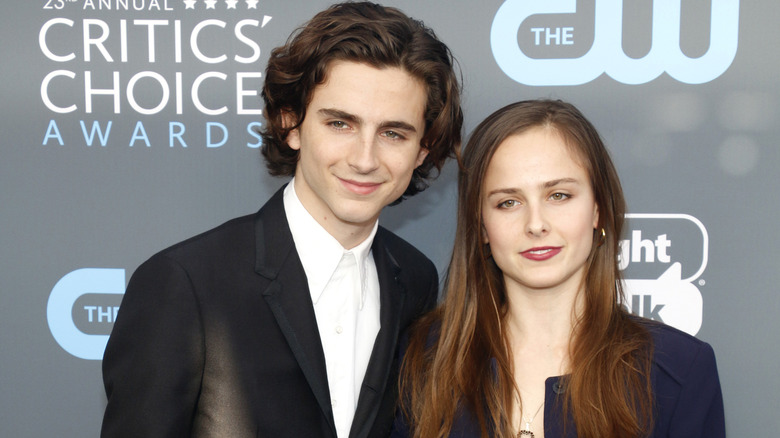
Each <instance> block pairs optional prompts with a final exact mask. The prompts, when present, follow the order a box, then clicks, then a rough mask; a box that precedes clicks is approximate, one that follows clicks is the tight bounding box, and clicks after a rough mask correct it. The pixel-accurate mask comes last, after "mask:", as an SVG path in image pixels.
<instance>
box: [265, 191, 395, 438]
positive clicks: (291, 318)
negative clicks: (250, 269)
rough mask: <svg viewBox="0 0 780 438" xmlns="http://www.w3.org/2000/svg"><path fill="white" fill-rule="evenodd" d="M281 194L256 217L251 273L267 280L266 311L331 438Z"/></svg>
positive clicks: (312, 321) (318, 345)
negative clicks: (297, 367)
mask: <svg viewBox="0 0 780 438" xmlns="http://www.w3.org/2000/svg"><path fill="white" fill-rule="evenodd" d="M282 194H283V188H282V189H280V190H279V191H277V192H276V194H275V195H274V196H273V197H272V198H271V199H270V200H269V201H268V202H267V203H266V204H265V206H264V207H263V208H262V209H261V210H260V212H259V213H258V214H257V218H256V220H255V239H256V249H255V252H256V253H255V257H256V258H255V271H256V272H257V273H258V274H260V275H262V276H263V277H265V278H266V279H268V280H269V282H270V283H269V284H268V286H267V287H266V288H265V290H263V291H262V293H263V298H264V299H265V301H266V303H268V306H269V307H270V308H271V311H272V313H273V315H274V317H275V318H276V322H277V324H278V325H279V328H280V329H281V331H282V333H283V334H284V337H285V339H286V340H287V343H288V344H289V346H290V349H291V350H292V352H293V355H294V356H295V359H296V360H297V361H298V365H299V366H300V367H301V370H302V371H303V374H304V376H306V380H307V381H308V383H309V385H310V386H311V389H312V392H313V393H314V396H315V398H316V399H317V403H318V404H319V405H320V408H321V409H322V413H323V415H324V416H325V418H326V419H327V420H328V424H329V425H330V428H331V431H332V433H333V436H334V437H335V436H336V425H335V422H334V420H333V410H332V407H331V404H330V391H329V389H328V376H327V371H326V367H325V354H324V353H323V351H322V342H321V340H320V335H319V330H318V328H317V319H316V316H315V315H314V307H313V305H312V302H311V295H310V294H309V286H308V283H307V281H306V273H305V272H304V270H303V265H302V264H301V261H300V258H299V257H298V252H297V251H296V250H295V244H294V242H293V239H292V234H291V232H290V227H289V225H288V223H287V218H286V216H285V213H284V203H283V198H282ZM383 304H384V303H383Z"/></svg>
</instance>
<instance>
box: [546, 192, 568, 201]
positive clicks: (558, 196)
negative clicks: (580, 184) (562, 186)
mask: <svg viewBox="0 0 780 438" xmlns="http://www.w3.org/2000/svg"><path fill="white" fill-rule="evenodd" d="M568 197H569V195H567V194H565V193H553V194H552V196H550V198H552V200H554V201H563V200H564V199H566V198H568Z"/></svg>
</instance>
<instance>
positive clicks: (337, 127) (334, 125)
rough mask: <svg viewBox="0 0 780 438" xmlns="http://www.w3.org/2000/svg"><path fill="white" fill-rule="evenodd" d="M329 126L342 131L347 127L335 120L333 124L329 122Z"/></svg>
mask: <svg viewBox="0 0 780 438" xmlns="http://www.w3.org/2000/svg"><path fill="white" fill-rule="evenodd" d="M330 126H332V127H334V128H336V129H344V128H346V127H347V124H346V123H344V122H342V121H341V120H336V121H335V122H330Z"/></svg>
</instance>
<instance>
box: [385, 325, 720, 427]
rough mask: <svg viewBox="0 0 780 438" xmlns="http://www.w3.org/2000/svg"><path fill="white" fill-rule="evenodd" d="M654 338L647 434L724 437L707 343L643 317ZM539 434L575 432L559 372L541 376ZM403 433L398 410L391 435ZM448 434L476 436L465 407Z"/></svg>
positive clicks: (473, 420)
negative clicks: (565, 412)
mask: <svg viewBox="0 0 780 438" xmlns="http://www.w3.org/2000/svg"><path fill="white" fill-rule="evenodd" d="M646 327H647V329H648V330H649V331H650V333H651V335H652V337H653V342H654V353H653V364H652V370H651V376H650V378H651V381H652V386H653V393H654V398H655V426H654V428H653V431H652V433H651V434H650V435H648V437H649V438H662V437H663V438H699V437H700V438H725V436H726V428H725V419H724V413H723V396H722V394H721V389H720V380H719V378H718V370H717V366H716V364H715V353H714V352H713V350H712V347H710V345H709V344H707V343H706V342H703V341H701V340H699V339H696V338H695V337H693V336H691V335H688V334H687V333H684V332H681V331H680V330H677V329H675V328H672V327H670V326H667V325H664V324H656V323H647V324H646ZM545 388H546V391H545V403H544V436H545V437H547V438H558V437H561V438H576V437H577V431H576V430H574V428H572V427H569V428H567V430H566V434H565V435H564V432H563V421H562V418H561V416H562V413H561V406H560V403H558V402H556V398H557V395H558V394H562V393H564V392H565V391H566V388H565V386H564V385H562V384H561V378H560V377H550V378H548V379H547V381H546V382H545ZM407 436H409V431H408V426H407V425H406V423H405V420H404V418H403V416H402V415H401V414H399V415H398V416H397V417H396V421H395V424H394V430H393V434H392V437H394V438H401V437H407ZM449 436H450V437H452V438H473V437H479V436H480V431H479V423H478V422H477V420H476V418H475V417H474V416H473V415H472V414H471V413H470V412H468V411H465V410H463V411H462V412H459V414H458V416H457V418H455V421H454V424H453V427H452V432H451V433H450V435H449Z"/></svg>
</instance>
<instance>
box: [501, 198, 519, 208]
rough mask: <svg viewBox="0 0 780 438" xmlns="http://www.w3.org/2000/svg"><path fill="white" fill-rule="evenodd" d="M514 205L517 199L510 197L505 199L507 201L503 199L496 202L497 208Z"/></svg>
mask: <svg viewBox="0 0 780 438" xmlns="http://www.w3.org/2000/svg"><path fill="white" fill-rule="evenodd" d="M516 205H517V201H515V200H514V199H510V200H507V201H504V202H502V203H500V204H498V207H499V208H512V207H514V206H516Z"/></svg>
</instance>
